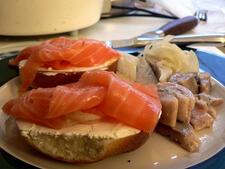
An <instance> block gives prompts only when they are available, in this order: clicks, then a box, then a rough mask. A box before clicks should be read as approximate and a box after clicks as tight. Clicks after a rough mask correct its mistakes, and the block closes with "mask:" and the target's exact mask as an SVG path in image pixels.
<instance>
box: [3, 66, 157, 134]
mask: <svg viewBox="0 0 225 169" xmlns="http://www.w3.org/2000/svg"><path fill="white" fill-rule="evenodd" d="M3 111H4V112H6V113H8V114H11V115H13V116H15V117H17V118H21V119H25V120H27V121H30V122H34V123H35V122H36V123H38V124H42V125H45V126H48V127H52V126H54V127H53V128H60V127H62V126H66V125H65V124H64V123H63V121H66V118H69V115H70V113H73V112H76V111H90V113H91V112H94V113H96V112H100V114H102V115H104V116H107V117H110V118H112V119H115V120H117V121H120V122H122V123H124V124H127V125H130V126H132V127H134V128H137V129H140V130H142V131H145V132H151V131H153V130H154V128H155V126H156V124H157V122H158V120H159V118H160V115H161V104H160V100H159V96H158V92H157V88H156V86H154V85H141V84H138V83H134V82H127V81H124V80H122V79H120V78H119V77H118V76H117V75H116V74H114V73H113V72H108V71H103V70H98V71H89V72H85V73H84V74H83V75H82V76H81V78H80V80H79V81H78V82H76V83H72V84H67V85H62V86H57V87H54V88H39V89H33V90H31V91H28V92H26V93H24V94H23V95H21V96H20V97H18V98H17V99H14V100H11V101H9V102H8V103H6V104H5V105H4V107H3ZM60 119H61V122H60Z"/></svg>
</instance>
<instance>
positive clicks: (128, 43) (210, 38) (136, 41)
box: [105, 33, 225, 48]
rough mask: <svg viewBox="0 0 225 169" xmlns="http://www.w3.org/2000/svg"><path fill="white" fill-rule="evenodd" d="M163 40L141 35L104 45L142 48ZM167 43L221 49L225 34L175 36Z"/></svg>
mask: <svg viewBox="0 0 225 169" xmlns="http://www.w3.org/2000/svg"><path fill="white" fill-rule="evenodd" d="M163 38H164V37H150V36H144V35H141V36H139V37H136V38H131V39H125V40H112V41H105V43H106V44H107V45H108V46H110V47H112V48H125V47H143V46H145V45H147V44H148V43H151V42H152V41H160V40H163ZM169 41H170V42H171V43H175V44H177V45H191V44H197V45H199V46H202V45H203V46H207V45H211V46H220V47H223V46H225V33H215V34H189V35H177V36H174V37H171V39H170V40H169Z"/></svg>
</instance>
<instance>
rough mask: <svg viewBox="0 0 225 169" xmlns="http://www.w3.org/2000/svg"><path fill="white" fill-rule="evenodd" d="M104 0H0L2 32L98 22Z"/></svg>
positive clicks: (67, 28) (48, 29)
mask: <svg viewBox="0 0 225 169" xmlns="http://www.w3.org/2000/svg"><path fill="white" fill-rule="evenodd" d="M103 1H104V0H82V1H81V0H66V1H65V0H57V1H55V0H32V1H31V0H0V25H1V26H0V35H11V36H24V35H25V36H27V35H43V34H54V33H61V32H68V31H73V30H78V29H83V28H85V27H88V26H91V25H93V24H95V23H96V22H97V21H98V20H99V19H100V15H101V12H102V5H103Z"/></svg>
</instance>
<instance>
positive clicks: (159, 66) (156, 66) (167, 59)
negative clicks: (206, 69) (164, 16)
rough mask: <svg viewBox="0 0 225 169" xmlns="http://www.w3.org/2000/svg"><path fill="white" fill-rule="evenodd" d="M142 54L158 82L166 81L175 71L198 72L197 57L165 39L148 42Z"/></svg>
mask: <svg viewBox="0 0 225 169" xmlns="http://www.w3.org/2000/svg"><path fill="white" fill-rule="evenodd" d="M143 55H144V57H145V59H146V61H147V62H148V63H149V64H151V66H152V68H153V70H154V71H155V73H156V76H157V78H158V79H159V81H160V82H164V81H167V80H168V78H169V77H170V76H171V75H172V74H174V73H176V72H181V73H187V72H198V70H199V64H198V58H197V56H196V55H195V53H194V52H193V51H184V50H182V49H180V48H179V47H178V46H176V45H175V44H171V43H169V42H166V41H159V42H154V43H150V44H149V45H147V46H146V47H145V49H144V52H143Z"/></svg>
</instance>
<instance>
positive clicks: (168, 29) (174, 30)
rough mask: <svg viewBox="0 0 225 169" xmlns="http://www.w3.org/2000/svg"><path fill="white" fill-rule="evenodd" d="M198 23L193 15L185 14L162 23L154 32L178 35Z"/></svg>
mask: <svg viewBox="0 0 225 169" xmlns="http://www.w3.org/2000/svg"><path fill="white" fill-rule="evenodd" d="M197 24H198V19H197V18H196V17H195V16H186V17H184V18H181V19H176V20H174V21H171V22H169V23H167V24H166V25H163V26H162V27H160V28H159V29H157V30H156V31H155V32H156V33H157V34H163V35H179V34H183V33H185V32H187V31H189V30H191V29H193V28H194V27H195V26H196V25H197Z"/></svg>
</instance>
